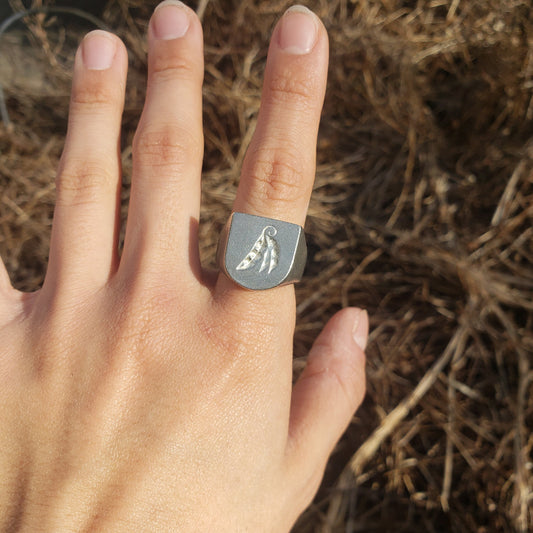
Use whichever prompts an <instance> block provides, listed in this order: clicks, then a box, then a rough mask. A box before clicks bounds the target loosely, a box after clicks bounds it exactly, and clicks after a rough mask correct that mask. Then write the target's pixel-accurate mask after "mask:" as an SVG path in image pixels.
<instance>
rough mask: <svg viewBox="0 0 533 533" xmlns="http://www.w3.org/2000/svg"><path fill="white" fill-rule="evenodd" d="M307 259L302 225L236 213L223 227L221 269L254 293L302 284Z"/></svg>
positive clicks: (220, 254) (219, 244)
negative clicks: (292, 284) (297, 283)
mask: <svg viewBox="0 0 533 533" xmlns="http://www.w3.org/2000/svg"><path fill="white" fill-rule="evenodd" d="M306 259H307V246H306V244H305V234H304V230H303V228H302V227H301V226H298V225H297V224H292V223H290V222H284V221H282V220H275V219H273V218H266V217H259V216H256V215H247V214H245V213H237V212H235V213H232V214H231V216H230V217H229V219H228V222H227V223H226V225H225V226H224V229H223V230H222V233H221V235H220V240H219V243H218V250H217V264H218V266H219V268H220V270H221V271H222V272H224V274H226V276H228V277H229V278H230V279H231V280H232V281H234V282H235V283H237V284H238V285H240V286H241V287H244V288H245V289H249V290H253V291H259V290H265V289H272V288H274V287H279V286H281V285H288V284H290V283H296V282H297V281H300V279H301V277H302V274H303V271H304V268H305V261H306Z"/></svg>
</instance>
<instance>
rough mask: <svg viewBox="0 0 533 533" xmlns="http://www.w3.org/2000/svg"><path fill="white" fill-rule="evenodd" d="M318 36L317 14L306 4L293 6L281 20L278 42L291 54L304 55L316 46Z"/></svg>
mask: <svg viewBox="0 0 533 533" xmlns="http://www.w3.org/2000/svg"><path fill="white" fill-rule="evenodd" d="M317 37H318V20H317V17H316V15H315V14H314V13H313V12H312V11H310V10H309V9H307V8H306V7H304V6H300V5H296V6H292V7H290V8H289V9H287V11H285V14H284V15H283V17H281V21H280V29H279V33H278V44H279V46H280V48H281V49H283V50H285V52H289V53H290V54H297V55H303V54H307V53H309V52H310V51H311V50H312V49H313V47H314V46H315V43H316V40H317Z"/></svg>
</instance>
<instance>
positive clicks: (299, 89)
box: [268, 70, 316, 107]
mask: <svg viewBox="0 0 533 533" xmlns="http://www.w3.org/2000/svg"><path fill="white" fill-rule="evenodd" d="M315 84H316V82H314V81H313V78H312V76H309V77H301V76H295V75H294V73H293V72H292V71H289V70H287V71H282V72H280V73H277V74H276V75H273V76H272V77H271V78H270V81H269V84H268V88H269V91H270V97H271V99H272V100H273V101H274V102H280V103H282V104H283V103H288V102H289V103H290V104H291V105H295V103H299V104H300V105H302V106H304V107H307V106H309V104H310V101H311V100H312V98H313V95H314V94H315V92H316V87H315Z"/></svg>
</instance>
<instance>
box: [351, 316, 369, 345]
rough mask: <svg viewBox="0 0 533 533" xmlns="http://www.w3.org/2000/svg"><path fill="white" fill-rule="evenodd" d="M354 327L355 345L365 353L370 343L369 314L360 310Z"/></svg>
mask: <svg viewBox="0 0 533 533" xmlns="http://www.w3.org/2000/svg"><path fill="white" fill-rule="evenodd" d="M358 311H359V312H358V313H357V315H356V317H355V320H354V322H353V326H352V336H353V340H354V341H355V344H357V346H359V348H361V350H363V351H364V349H365V348H366V343H367V341H368V313H367V312H366V311H365V310H363V309H358Z"/></svg>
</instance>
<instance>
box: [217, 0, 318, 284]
mask: <svg viewBox="0 0 533 533" xmlns="http://www.w3.org/2000/svg"><path fill="white" fill-rule="evenodd" d="M327 66H328V39H327V34H326V30H325V28H324V27H323V25H322V23H321V22H320V20H319V19H318V17H317V16H315V15H314V14H313V13H312V12H311V11H309V10H308V9H307V8H305V7H302V6H294V7H292V8H290V9H289V10H288V11H287V12H286V13H285V14H284V15H283V17H282V18H281V20H280V21H279V23H278V24H277V26H276V28H275V30H274V33H273V36H272V39H271V43H270V49H269V53H268V59H267V65H266V70H265V79H264V85H263V93H262V96H261V108H260V111H259V117H258V122H257V128H256V131H255V133H254V136H253V138H252V141H251V143H250V146H249V148H248V151H247V154H246V157H245V160H244V163H243V168H242V174H241V181H240V184H239V188H238V191H237V197H236V199H235V203H234V210H235V211H240V212H244V213H248V214H252V215H259V216H264V217H269V218H275V219H279V220H284V221H287V222H292V223H294V224H299V225H303V224H304V221H305V216H306V213H307V206H308V203H309V197H310V195H311V190H312V187H313V181H314V175H315V160H316V155H315V154H316V142H317V133H318V125H319V121H320V113H321V110H322V104H323V100H324V93H325V89H326V77H327ZM229 283H230V282H229V281H228V280H226V278H225V277H221V278H220V279H219V287H220V289H221V290H223V291H224V292H226V290H227V289H228V288H229V287H231V285H228V284H229Z"/></svg>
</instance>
